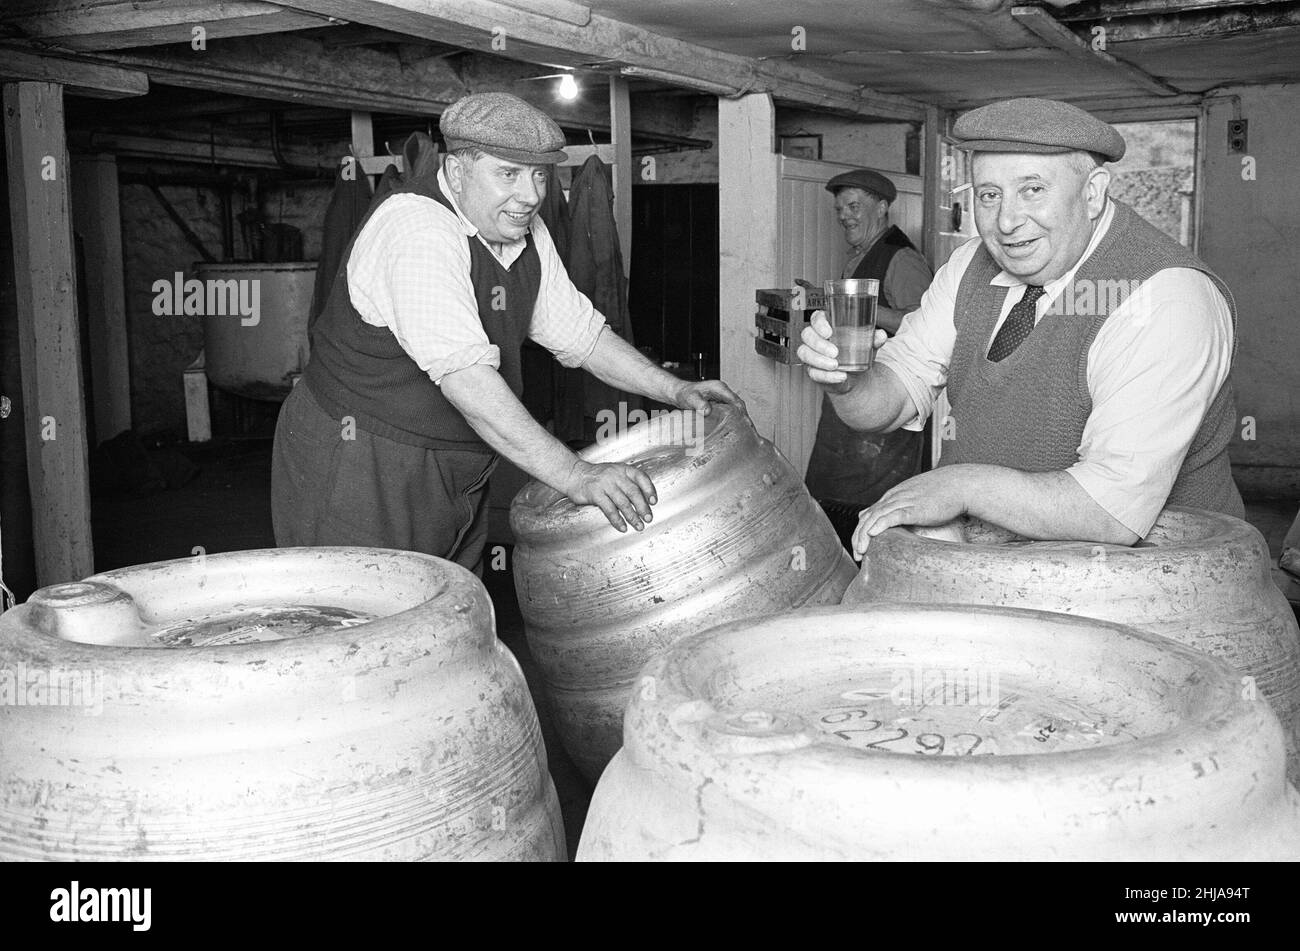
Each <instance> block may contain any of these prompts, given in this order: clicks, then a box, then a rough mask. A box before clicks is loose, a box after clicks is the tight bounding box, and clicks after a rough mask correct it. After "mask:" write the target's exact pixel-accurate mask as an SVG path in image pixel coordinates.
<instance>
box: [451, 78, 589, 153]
mask: <svg viewBox="0 0 1300 951" xmlns="http://www.w3.org/2000/svg"><path fill="white" fill-rule="evenodd" d="M438 129H439V130H440V131H441V132H442V137H443V140H444V141H445V142H446V143H447V151H448V152H454V151H455V150H456V149H464V148H478V149H482V150H483V151H484V152H487V153H488V154H490V155H495V156H496V157H497V158H503V159H507V160H508V161H511V162H522V163H524V164H525V165H554V164H556V163H557V162H563V161H564V159H565V154H564V149H563V146H564V133H563V132H561V131H560V127H559V126H558V125H556V124H555V121H554V120H553V119H552V118H551V117H550V116H548V115H547V114H546V113H544V112H542V111H541V110H540V109H537V108H534V107H533V106H530V105H529V104H528V103H526V102H524V101H523V100H522V99H520V98H519V97H518V96H512V95H510V93H508V92H479V93H474V94H473V95H470V96H465V97H464V98H463V99H458V100H456V101H455V102H454V103H452V104H451V107H450V108H448V109H447V111H446V112H444V113H443V114H442V118H441V119H439V120H438Z"/></svg>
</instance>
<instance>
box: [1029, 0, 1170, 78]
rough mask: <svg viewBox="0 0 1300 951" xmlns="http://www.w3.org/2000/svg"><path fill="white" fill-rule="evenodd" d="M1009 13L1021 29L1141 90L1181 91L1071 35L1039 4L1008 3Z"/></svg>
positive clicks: (1075, 58) (1066, 27) (1069, 30)
mask: <svg viewBox="0 0 1300 951" xmlns="http://www.w3.org/2000/svg"><path fill="white" fill-rule="evenodd" d="M1011 16H1012V18H1013V19H1014V20H1015V21H1016V22H1017V23H1019V24H1020V25H1021V26H1023V27H1024V28H1025V29H1027V30H1029V31H1030V32H1031V33H1033V34H1034V35H1035V36H1037V37H1039V38H1040V39H1042V40H1045V41H1046V42H1047V43H1049V44H1050V45H1052V46H1054V47H1056V48H1057V49H1059V50H1060V51H1061V52H1063V53H1065V54H1066V55H1067V56H1069V57H1070V58H1071V59H1074V60H1077V61H1079V62H1086V63H1089V64H1091V65H1092V66H1100V67H1102V68H1109V69H1110V70H1112V71H1114V72H1115V73H1117V74H1120V75H1122V76H1124V77H1126V78H1127V79H1128V80H1129V81H1130V82H1132V83H1133V84H1134V85H1135V86H1137V87H1138V88H1139V89H1141V90H1143V91H1144V92H1152V93H1155V94H1156V95H1157V96H1177V95H1181V94H1182V90H1180V89H1175V88H1174V87H1173V86H1171V85H1169V84H1168V83H1166V82H1163V81H1161V80H1159V79H1157V78H1156V77H1154V76H1152V75H1151V74H1150V73H1146V72H1143V71H1142V70H1140V69H1138V68H1137V67H1136V66H1134V65H1133V64H1131V63H1126V62H1124V61H1123V60H1121V59H1116V58H1115V57H1114V56H1111V55H1110V54H1109V53H1106V52H1104V51H1102V50H1096V49H1093V48H1092V46H1091V45H1090V44H1088V43H1085V42H1084V41H1083V40H1081V39H1079V37H1077V36H1075V34H1074V32H1073V31H1072V30H1071V29H1070V28H1069V27H1068V26H1066V25H1065V24H1064V23H1062V22H1061V21H1059V20H1057V19H1056V18H1055V17H1053V16H1052V15H1051V14H1050V13H1048V12H1047V11H1046V10H1044V9H1043V8H1042V7H1012V8H1011Z"/></svg>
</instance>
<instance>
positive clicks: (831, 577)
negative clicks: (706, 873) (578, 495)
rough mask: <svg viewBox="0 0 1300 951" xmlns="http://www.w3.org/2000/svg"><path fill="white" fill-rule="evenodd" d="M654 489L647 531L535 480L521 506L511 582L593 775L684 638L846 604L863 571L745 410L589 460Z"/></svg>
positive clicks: (648, 433) (660, 426)
mask: <svg viewBox="0 0 1300 951" xmlns="http://www.w3.org/2000/svg"><path fill="white" fill-rule="evenodd" d="M581 456H582V458H584V459H586V460H588V461H590V462H614V461H617V462H626V463H632V464H635V465H637V466H639V467H641V468H642V469H643V470H644V471H645V472H646V473H647V474H648V475H649V476H650V478H651V479H652V480H653V481H654V484H655V488H656V490H657V494H658V499H659V501H658V504H657V505H655V506H654V519H653V521H651V522H650V523H649V524H648V525H647V526H646V528H645V530H644V531H643V532H633V531H628V532H627V533H626V534H620V533H619V532H617V531H615V530H614V529H613V528H612V527H610V525H609V523H608V522H607V521H606V519H605V517H604V515H602V514H601V512H600V510H599V509H598V508H596V507H594V506H576V505H574V504H573V503H571V502H570V501H569V500H568V499H566V498H565V497H564V496H562V495H561V494H560V493H559V492H557V491H555V490H554V489H552V488H550V487H548V486H545V485H543V484H541V483H539V482H532V483H529V484H528V485H527V486H525V487H524V489H523V490H522V491H521V492H520V493H519V495H518V496H516V498H515V501H514V504H513V506H512V507H511V512H510V527H511V529H512V530H513V532H514V537H515V541H516V545H515V552H514V576H515V588H516V590H517V592H518V595H519V607H520V611H521V612H522V614H523V619H524V630H525V633H526V635H527V637H528V645H529V647H530V649H531V650H532V654H533V657H534V658H535V659H536V660H537V663H538V666H539V667H540V668H541V670H542V674H543V677H544V678H545V683H546V690H547V695H548V698H549V700H550V702H551V708H552V709H553V710H554V712H555V716H556V720H557V726H558V728H559V732H560V736H561V739H562V740H563V742H564V746H565V749H566V750H568V752H569V755H570V756H571V757H572V758H573V760H574V762H575V763H577V765H578V767H579V768H580V769H581V770H582V772H583V773H584V775H586V777H587V778H588V779H589V780H591V781H593V782H594V781H595V779H596V778H597V777H598V776H599V775H600V771H601V770H602V769H604V767H605V764H606V763H607V762H608V761H609V759H610V757H611V756H613V755H614V752H615V751H616V750H617V749H618V748H619V746H620V745H621V743H622V722H623V709H624V708H625V707H626V705H627V701H628V697H629V693H630V686H631V683H632V680H633V678H634V677H635V676H636V672H637V671H638V670H639V669H640V668H641V666H642V665H643V664H644V663H645V662H646V661H647V660H649V659H650V658H651V657H652V656H654V655H655V654H656V653H658V652H659V651H661V650H663V649H664V648H666V647H667V646H668V645H670V644H672V643H673V642H674V641H675V640H677V639H678V638H679V637H682V636H683V635H685V634H688V633H692V632H694V631H698V630H700V629H701V628H705V627H711V626H713V625H716V624H721V623H723V622H725V621H730V620H735V619H737V618H743V617H754V616H761V615H766V614H774V613H776V612H778V611H788V610H790V609H791V608H795V607H799V606H801V605H812V604H837V603H839V600H840V598H841V596H842V595H843V593H844V589H845V587H846V586H847V585H848V583H849V581H850V580H852V577H853V574H854V571H855V567H854V564H853V562H852V560H851V559H850V558H849V557H848V555H847V554H846V553H845V551H844V549H843V547H842V546H841V545H840V543H839V539H838V538H837V537H836V535H835V530H834V529H833V528H832V527H831V523H830V521H829V520H828V519H827V517H826V515H825V513H823V512H822V510H821V507H820V506H818V504H817V503H816V502H815V501H813V498H812V496H810V495H809V494H808V490H807V489H806V488H805V487H804V484H803V479H802V478H800V476H799V473H797V472H796V471H795V470H794V468H793V467H792V466H791V465H790V463H789V462H788V461H786V459H785V457H784V456H782V455H781V453H780V452H779V451H778V450H777V449H776V447H775V446H773V445H772V443H770V442H768V441H767V440H766V439H763V438H762V437H761V436H759V434H758V432H757V431H756V430H755V429H754V424H753V423H752V422H751V421H750V419H749V417H748V416H747V415H745V413H744V412H743V411H741V410H739V409H737V408H735V407H732V406H730V405H725V404H715V405H714V406H713V407H712V411H711V412H710V413H709V415H708V416H702V415H700V414H699V413H697V412H695V411H680V410H678V411H673V412H670V413H665V414H663V415H660V416H658V417H655V418H652V419H650V420H648V421H645V422H642V423H640V424H638V425H634V426H632V427H631V428H630V429H628V430H626V431H625V432H623V433H621V434H617V433H615V434H611V435H610V437H609V438H607V439H602V440H598V442H597V443H596V445H594V446H592V447H589V448H588V449H585V450H583V452H582V453H581Z"/></svg>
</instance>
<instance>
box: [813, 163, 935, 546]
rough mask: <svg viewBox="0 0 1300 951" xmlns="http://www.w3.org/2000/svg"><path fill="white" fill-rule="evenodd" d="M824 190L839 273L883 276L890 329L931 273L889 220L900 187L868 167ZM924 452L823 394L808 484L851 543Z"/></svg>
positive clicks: (880, 321)
mask: <svg viewBox="0 0 1300 951" xmlns="http://www.w3.org/2000/svg"><path fill="white" fill-rule="evenodd" d="M826 190H827V191H828V192H830V193H831V194H832V195H834V196H835V215H836V218H837V219H838V220H839V223H840V226H841V227H842V228H843V229H844V237H845V240H847V241H848V243H849V256H848V260H847V262H846V263H845V265H844V269H843V272H842V274H841V276H842V277H845V278H859V279H862V278H867V279H874V280H877V281H879V282H880V296H879V298H878V301H877V307H876V326H877V327H881V328H883V329H884V330H885V332H886V333H888V334H891V335H892V334H893V333H894V332H895V331H897V330H898V327H899V324H900V322H901V321H902V319H903V315H904V314H907V313H908V312H909V311H913V310H915V309H916V308H917V307H919V306H921V295H922V294H924V293H925V289H926V288H927V287H929V286H930V280H931V278H932V277H933V275H932V273H931V271H930V265H929V264H927V263H926V260H925V258H923V257H922V256H921V254H920V252H919V251H917V250H916V248H915V246H913V244H912V242H911V241H909V240H908V238H907V235H905V234H903V232H902V231H900V230H899V228H898V226H897V225H893V224H891V223H890V221H889V206H890V205H891V204H892V203H893V201H894V199H895V198H896V197H897V195H898V191H897V189H896V188H895V187H894V183H893V182H891V181H890V180H889V179H888V178H886V177H885V176H884V175H881V174H880V173H878V172H872V171H868V170H866V169H859V170H855V171H852V172H844V173H843V174H840V175H836V176H835V177H834V178H832V179H831V180H830V181H829V182H827V183H826ZM924 452H925V442H924V435H923V433H922V432H919V431H913V430H909V429H896V430H894V431H893V432H863V431H859V430H854V429H851V428H850V427H848V426H846V425H845V424H844V422H843V420H841V419H840V417H839V415H838V414H837V413H836V412H835V407H834V405H833V404H832V402H831V399H830V397H829V396H823V397H822V415H821V421H820V422H819V423H818V424H817V440H816V442H814V443H813V450H812V455H811V456H810V457H809V459H808V471H807V475H806V476H805V482H806V483H807V485H808V491H809V492H811V493H812V496H813V498H815V499H817V501H818V502H820V503H821V505H822V507H823V508H824V509H825V510H826V513H827V515H829V516H830V519H831V524H832V525H834V526H835V530H836V532H837V533H838V534H839V536H840V540H841V541H842V542H843V543H844V546H845V547H846V548H850V538H851V537H852V534H853V530H854V528H855V527H856V526H857V524H858V512H859V511H861V510H862V509H864V508H866V507H867V506H869V505H871V504H872V503H873V502H875V501H876V500H877V499H879V498H880V496H881V495H883V494H884V493H885V491H886V490H888V489H891V488H893V487H894V486H895V485H897V484H898V483H900V482H902V481H903V480H904V479H909V478H911V477H912V476H914V475H916V474H917V473H918V472H920V471H921V466H922V464H923V459H924Z"/></svg>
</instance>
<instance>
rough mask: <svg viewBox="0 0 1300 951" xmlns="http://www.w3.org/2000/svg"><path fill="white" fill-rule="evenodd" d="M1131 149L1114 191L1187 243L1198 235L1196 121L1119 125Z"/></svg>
mask: <svg viewBox="0 0 1300 951" xmlns="http://www.w3.org/2000/svg"><path fill="white" fill-rule="evenodd" d="M1115 128H1116V129H1118V130H1119V134H1120V135H1122V136H1124V141H1125V142H1126V143H1127V145H1128V148H1127V150H1126V151H1125V153H1124V158H1123V159H1122V160H1121V161H1119V162H1116V163H1115V164H1113V165H1111V166H1110V170H1111V180H1110V194H1111V197H1112V198H1117V199H1119V200H1120V201H1122V202H1124V203H1125V204H1127V205H1131V206H1132V208H1133V210H1134V211H1136V212H1137V213H1138V214H1139V215H1141V216H1142V217H1143V218H1145V219H1146V220H1147V221H1149V222H1151V223H1152V224H1153V225H1155V226H1156V227H1157V228H1159V229H1160V230H1161V231H1163V232H1164V233H1165V234H1167V235H1169V237H1171V238H1173V239H1174V240H1175V241H1177V242H1179V243H1180V244H1182V245H1183V246H1185V247H1188V248H1191V247H1194V246H1195V239H1196V233H1195V228H1196V120H1195V119H1176V120H1173V121H1167V122H1125V123H1116V124H1115Z"/></svg>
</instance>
